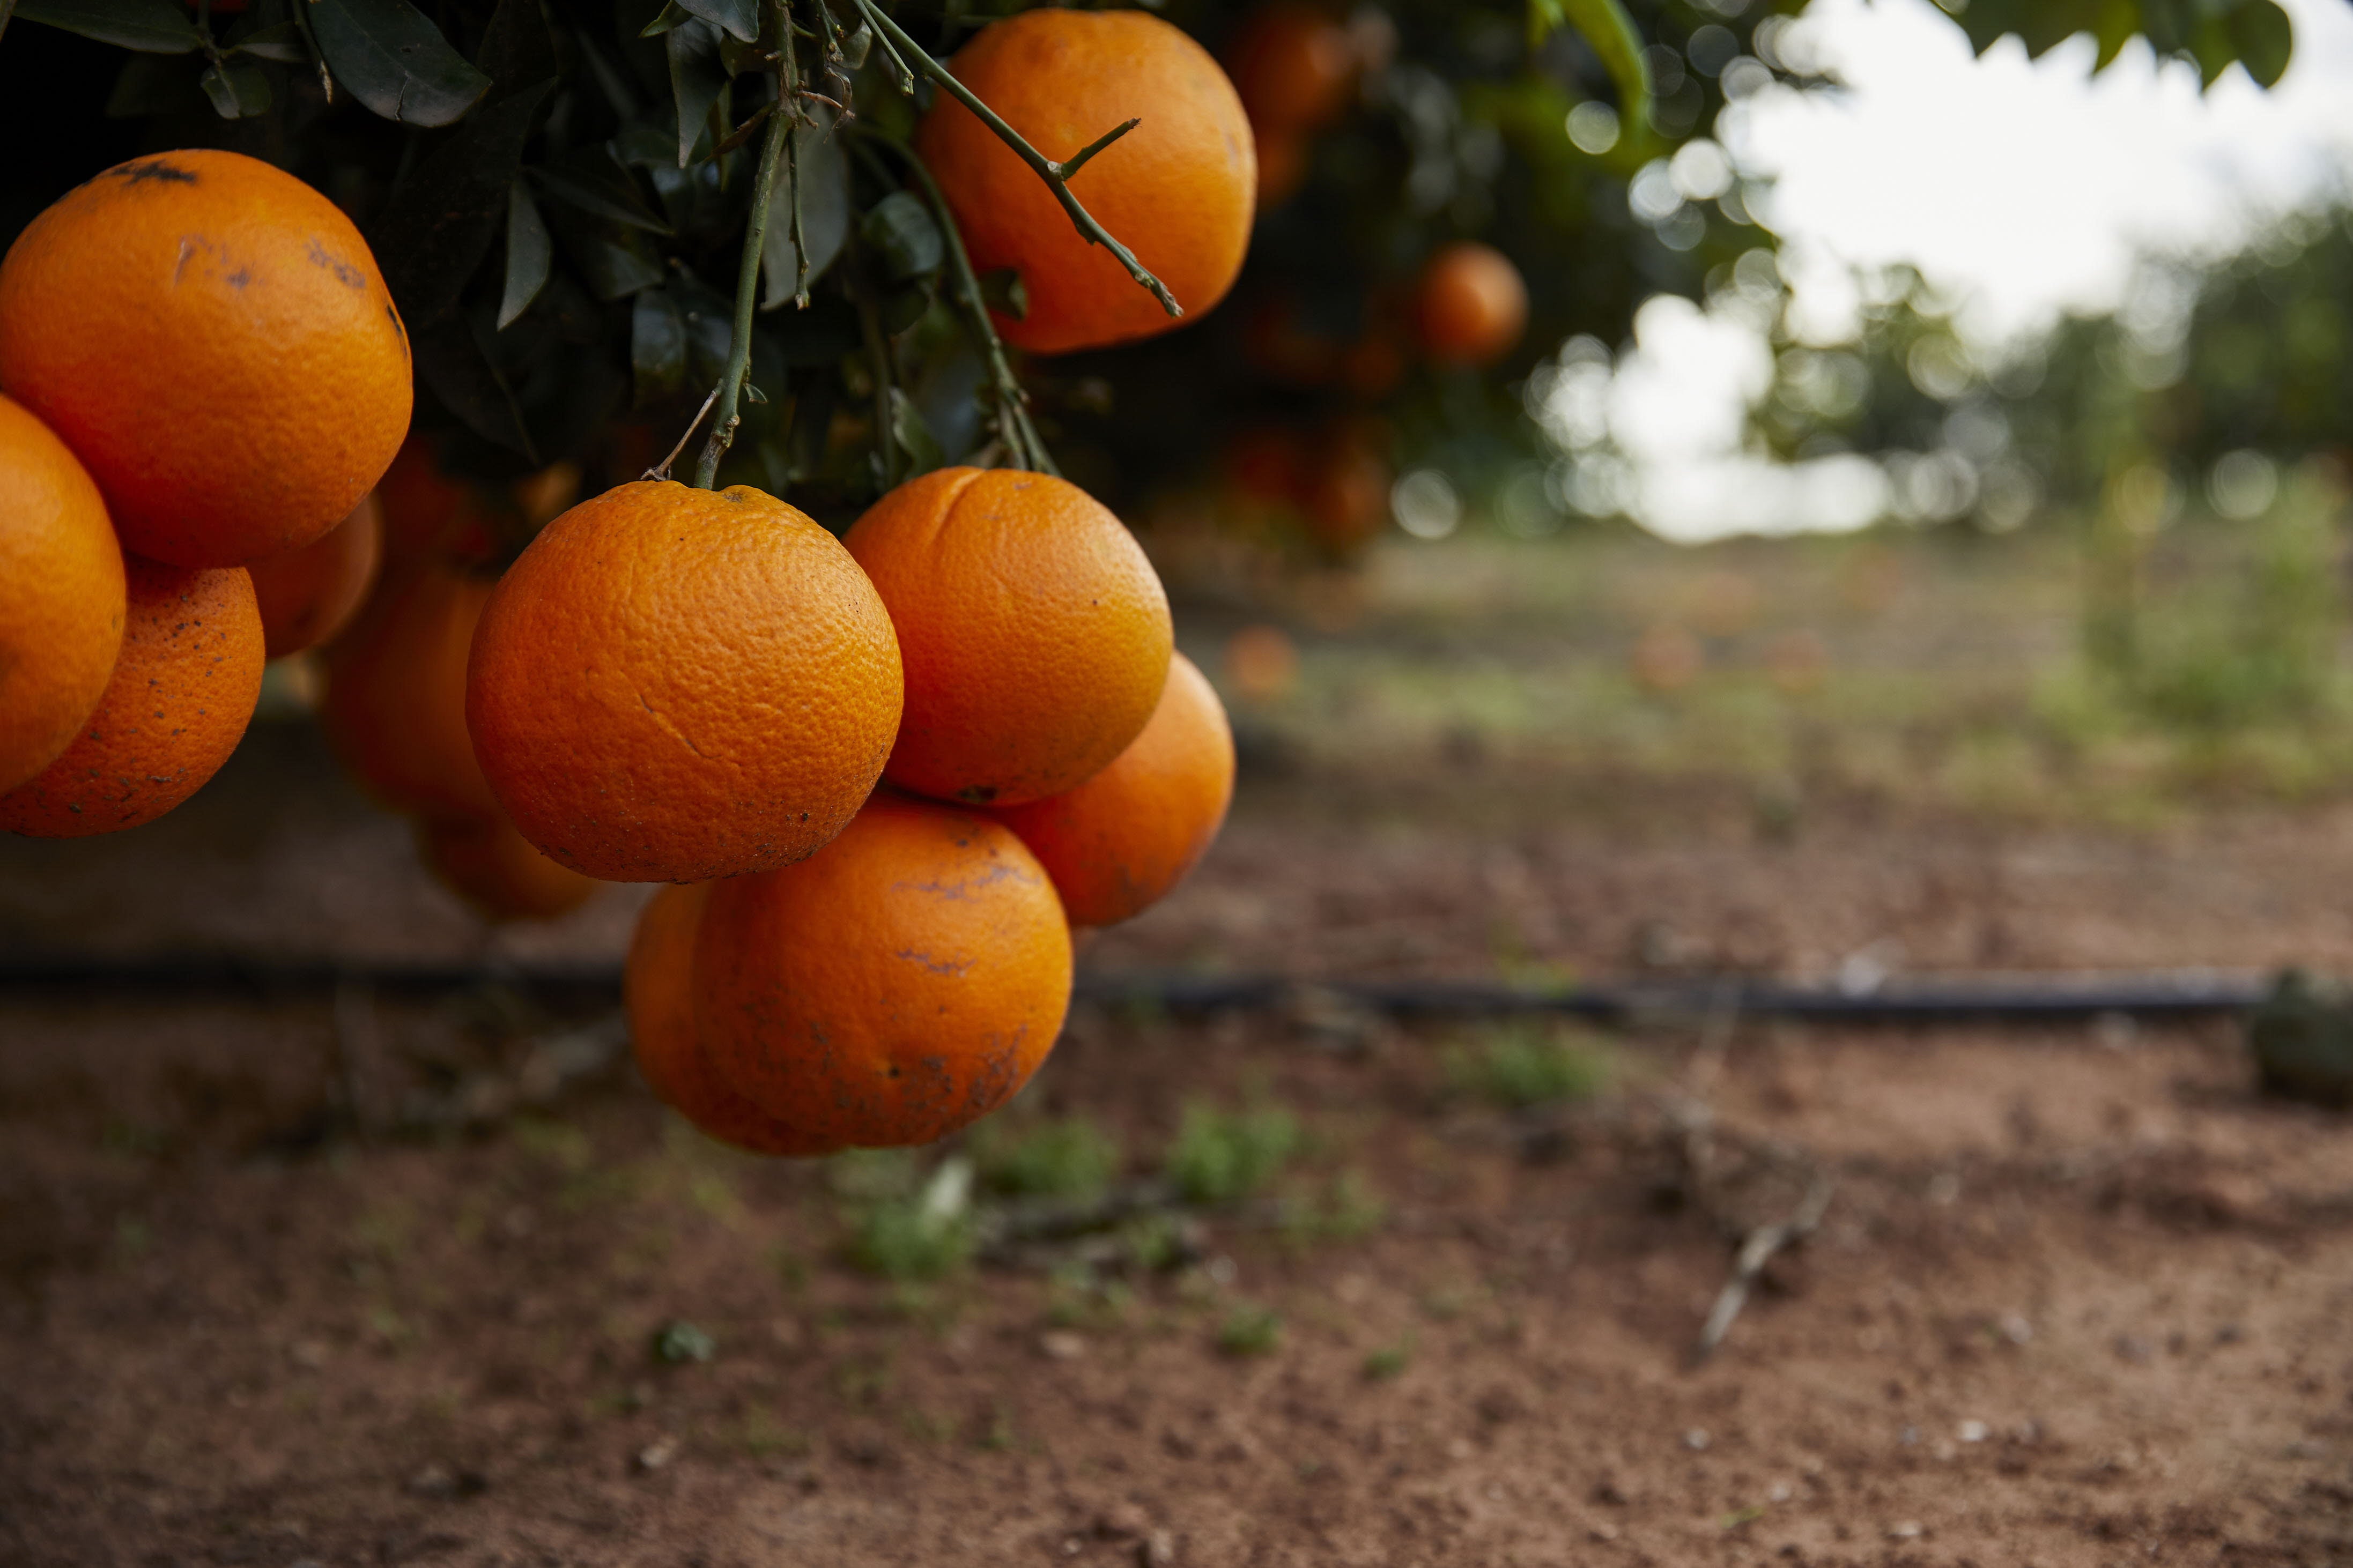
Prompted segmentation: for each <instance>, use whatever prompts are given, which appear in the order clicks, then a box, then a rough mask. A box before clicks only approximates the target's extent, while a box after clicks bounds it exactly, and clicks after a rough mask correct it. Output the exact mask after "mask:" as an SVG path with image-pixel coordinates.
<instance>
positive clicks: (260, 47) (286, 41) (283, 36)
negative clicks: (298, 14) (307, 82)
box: [228, 22, 311, 66]
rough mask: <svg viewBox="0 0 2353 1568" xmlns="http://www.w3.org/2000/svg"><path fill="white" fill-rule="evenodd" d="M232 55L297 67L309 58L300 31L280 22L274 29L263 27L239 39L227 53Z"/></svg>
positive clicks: (309, 53) (288, 23) (291, 24)
mask: <svg viewBox="0 0 2353 1568" xmlns="http://www.w3.org/2000/svg"><path fill="white" fill-rule="evenodd" d="M228 52H229V53H230V54H232V55H251V56H252V57H253V58H255V59H258V60H275V61H276V62H278V64H280V65H281V66H299V65H301V64H303V63H305V62H306V61H308V60H309V59H310V58H311V51H310V50H309V49H308V48H305V47H303V44H302V29H301V28H300V27H298V26H295V25H294V24H293V23H291V22H280V23H279V24H278V25H277V26H274V27H263V28H260V29H259V30H258V31H256V32H253V33H250V34H248V35H247V36H246V37H242V38H239V39H238V40H237V42H236V43H235V44H234V45H232V46H231V47H230V48H229V51H228Z"/></svg>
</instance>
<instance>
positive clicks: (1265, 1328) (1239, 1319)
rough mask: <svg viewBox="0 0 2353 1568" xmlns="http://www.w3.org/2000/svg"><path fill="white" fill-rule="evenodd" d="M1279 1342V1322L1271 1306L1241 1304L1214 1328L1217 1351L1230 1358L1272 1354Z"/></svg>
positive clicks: (1280, 1334)
mask: <svg viewBox="0 0 2353 1568" xmlns="http://www.w3.org/2000/svg"><path fill="white" fill-rule="evenodd" d="M1280 1344H1282V1318H1281V1317H1280V1316H1279V1315H1278V1314H1277V1313H1276V1312H1275V1310H1274V1309H1273V1308H1271V1307H1257V1306H1252V1305H1250V1303H1248V1302H1244V1303H1242V1304H1241V1305H1240V1306H1237V1307H1236V1308H1234V1310H1231V1311H1229V1312H1228V1313H1227V1314H1226V1318H1225V1321H1223V1322H1221V1323H1219V1325H1218V1349H1219V1350H1220V1351H1223V1352H1225V1353H1226V1354H1228V1355H1230V1356H1257V1355H1270V1354H1272V1353H1273V1352H1274V1350H1275V1347H1277V1346H1278V1345H1280Z"/></svg>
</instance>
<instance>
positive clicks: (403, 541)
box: [375, 436, 498, 564]
mask: <svg viewBox="0 0 2353 1568" xmlns="http://www.w3.org/2000/svg"><path fill="white" fill-rule="evenodd" d="M375 499H376V504H377V506H378V507H379V508H380V509H381V510H382V511H383V513H384V558H385V563H387V564H394V563H399V562H403V561H411V560H419V559H428V558H429V559H432V560H437V561H459V562H467V563H480V562H484V561H488V560H490V559H491V556H492V555H494V554H496V553H497V552H498V546H497V542H496V540H495V537H494V535H493V532H492V530H491V517H490V509H489V508H488V507H487V506H486V505H485V504H484V502H483V500H482V497H481V494H480V491H478V490H476V489H474V487H473V486H471V485H470V484H467V483H466V482H465V481H464V480H462V479H451V478H449V477H448V475H446V474H444V473H443V472H442V471H441V469H440V467H439V464H438V461H437V460H436V458H435V457H434V453H433V442H432V440H431V439H430V438H429V437H424V436H411V437H409V438H408V439H407V440H406V442H405V443H403V444H402V446H401V448H400V452H399V455H398V456H396V457H395V458H393V460H392V467H390V468H386V469H385V471H384V479H383V480H382V482H380V483H379V484H378V485H377V486H376V488H375Z"/></svg>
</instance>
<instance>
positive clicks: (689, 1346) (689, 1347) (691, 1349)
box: [653, 1318, 719, 1366]
mask: <svg viewBox="0 0 2353 1568" xmlns="http://www.w3.org/2000/svg"><path fill="white" fill-rule="evenodd" d="M653 1352H654V1359H655V1360H656V1361H659V1362H663V1363H668V1364H669V1365H670V1366H684V1365H685V1364H686V1363H689V1362H704V1361H709V1360H710V1359H711V1358H712V1356H715V1355H717V1354H718V1353H719V1342H718V1341H716V1340H714V1339H712V1337H711V1336H710V1335H709V1334H707V1333H705V1332H704V1331H702V1330H701V1329H698V1328H696V1327H695V1326H694V1325H693V1324H692V1323H690V1322H688V1321H686V1320H685V1319H683V1318H681V1319H680V1320H678V1321H676V1322H671V1323H664V1324H663V1325H662V1326H661V1327H660V1328H659V1329H657V1330H655V1331H654V1338H653Z"/></svg>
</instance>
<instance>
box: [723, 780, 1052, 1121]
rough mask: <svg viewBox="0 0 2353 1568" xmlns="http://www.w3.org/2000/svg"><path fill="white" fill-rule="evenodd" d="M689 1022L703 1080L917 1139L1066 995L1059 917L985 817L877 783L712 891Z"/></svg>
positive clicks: (1034, 1045)
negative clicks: (776, 866)
mask: <svg viewBox="0 0 2353 1568" xmlns="http://www.w3.org/2000/svg"><path fill="white" fill-rule="evenodd" d="M694 983H695V990H696V995H695V1021H696V1025H697V1027H698V1028H699V1030H700V1032H701V1035H702V1044H703V1047H704V1048H705V1049H706V1050H708V1051H709V1052H710V1060H711V1065H712V1068H714V1069H715V1070H716V1072H717V1073H718V1075H719V1077H720V1079H721V1080H722V1081H723V1082H724V1083H727V1084H730V1085H732V1086H733V1088H734V1089H736V1090H737V1092H739V1093H740V1094H742V1095H743V1096H744V1098H745V1099H747V1100H751V1101H752V1102H753V1103H754V1105H756V1106H758V1107H760V1108H761V1109H762V1110H765V1112H766V1113H767V1114H768V1115H770V1116H771V1117H773V1118H775V1119H776V1121H777V1122H778V1123H779V1124H780V1125H781V1126H782V1127H784V1128H786V1129H788V1130H789V1131H792V1132H793V1133H795V1134H797V1135H798V1136H801V1137H805V1138H807V1139H808V1140H809V1141H810V1142H811V1144H812V1145H814V1146H818V1147H834V1148H840V1147H846V1146H853V1145H855V1146H864V1147H875V1146H891V1145H897V1144H907V1143H928V1142H932V1141H933V1140H934V1139H935V1138H941V1137H944V1136H945V1135H947V1134H948V1133H950V1132H953V1131H955V1130H956V1129H957V1128H959V1127H962V1126H965V1125H966V1124H967V1123H969V1122H972V1121H977V1120H978V1119H979V1118H981V1117H983V1116H986V1115H987V1114H988V1112H990V1111H991V1110H995V1109H997V1107H998V1106H999V1105H1002V1104H1003V1103H1004V1102H1005V1101H1006V1100H1009V1099H1010V1098H1012V1096H1013V1094H1014V1093H1015V1091H1016V1090H1018V1089H1020V1087H1021V1086H1022V1085H1023V1084H1024V1083H1027V1082H1028V1081H1029V1075H1030V1074H1031V1073H1033V1072H1035V1071H1036V1070H1037V1068H1038V1064H1039V1062H1041V1061H1043V1060H1045V1058H1046V1053H1047V1052H1048V1051H1049V1050H1050V1049H1052V1047H1053V1044H1054V1039H1055V1037H1056V1036H1057V1035H1059V1034H1060V1032H1061V1027H1062V1017H1063V1015H1064V1013H1065V1012H1066V1011H1067V1010H1068V1009H1069V1006H1070V1001H1071V931H1070V926H1069V923H1068V922H1067V921H1065V920H1064V918H1063V915H1062V906H1061V902H1060V900H1058V899H1057V898H1056V897H1055V894H1054V885H1053V883H1052V882H1051V881H1050V880H1049V879H1048V878H1047V876H1046V873H1045V870H1044V868H1041V867H1040V866H1039V864H1038V861H1037V858H1036V857H1034V856H1033V855H1031V854H1030V853H1029V850H1028V849H1026V848H1024V847H1022V844H1021V840H1020V839H1018V838H1017V837H1014V836H1013V833H1012V832H1011V830H1010V829H1008V828H1007V827H1006V826H1003V825H1002V824H1000V823H997V822H992V821H990V820H988V819H987V817H984V816H976V815H975V814H973V813H971V812H965V811H958V810H955V808H953V807H950V806H944V805H934V804H932V803H930V802H928V801H916V800H909V799H907V798H905V797H903V796H898V795H876V796H875V797H874V799H873V800H871V801H870V802H869V803H868V804H867V806H866V809H865V810H863V811H861V812H860V813H859V814H858V816H857V818H856V819H855V820H854V821H852V822H851V823H850V825H849V826H848V827H846V828H844V829H843V830H842V832H841V836H840V837H839V838H836V839H835V840H834V841H833V842H832V843H831V844H828V845H827V846H826V847H824V848H823V849H821V850H819V851H818V853H817V854H815V855H813V856H811V857H809V858H807V860H804V861H802V862H801V863H800V864H798V865H797V866H788V867H786V868H784V869H783V870H781V871H769V872H765V873H763V874H761V875H759V876H756V877H743V878H738V879H734V880H732V881H727V882H722V883H720V884H719V885H718V886H717V887H715V888H713V889H712V890H711V895H710V902H709V903H708V904H707V905H706V906H705V907H704V910H703V914H702V932H701V933H700V935H699V937H698V938H697V941H696V945H695V953H694Z"/></svg>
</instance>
